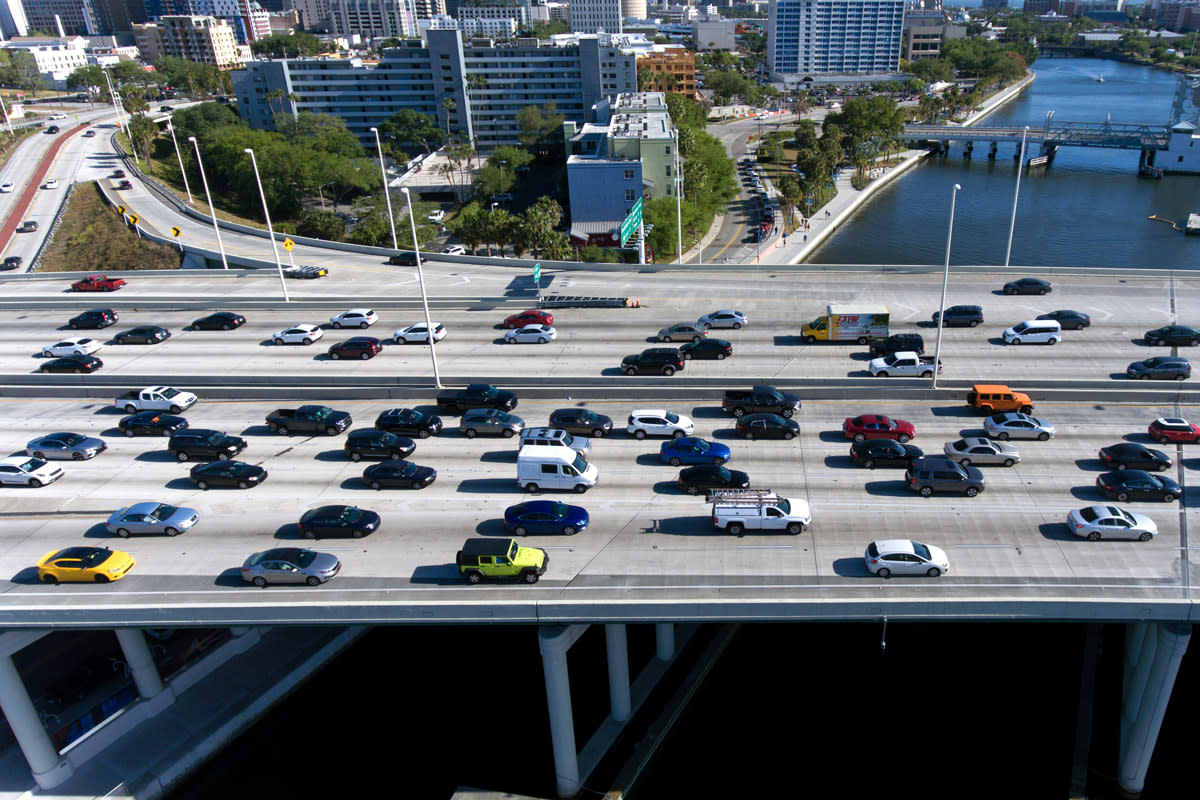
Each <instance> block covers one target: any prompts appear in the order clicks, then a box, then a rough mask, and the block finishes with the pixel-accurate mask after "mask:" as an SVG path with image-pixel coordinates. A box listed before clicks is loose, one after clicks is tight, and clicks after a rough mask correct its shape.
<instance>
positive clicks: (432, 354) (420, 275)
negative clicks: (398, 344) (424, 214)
mask: <svg viewBox="0 0 1200 800" xmlns="http://www.w3.org/2000/svg"><path fill="white" fill-rule="evenodd" d="M400 191H401V192H403V193H404V200H405V202H407V203H408V222H409V224H410V225H412V237H413V253H415V254H416V257H417V283H419V284H420V286H421V305H422V306H424V307H425V332H426V334H427V339H428V341H429V358H430V359H431V360H432V361H433V383H434V385H435V386H436V387H437V388H438V389H440V388H442V377H441V375H439V374H438V365H437V352H436V351H435V350H434V347H433V321H432V320H430V319H429V297H428V295H426V294H425V272H424V270H422V269H421V246H420V245H419V244H417V220H416V217H414V216H413V209H412V194H411V193H410V192H409V191H408V187H407V186H401V187H400Z"/></svg>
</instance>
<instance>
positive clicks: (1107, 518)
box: [1067, 506, 1158, 542]
mask: <svg viewBox="0 0 1200 800" xmlns="http://www.w3.org/2000/svg"><path fill="white" fill-rule="evenodd" d="M1067 528H1068V529H1069V530H1070V531H1071V533H1073V534H1075V535H1076V536H1081V537H1083V538H1085V539H1090V540H1091V541H1093V542H1098V541H1100V540H1101V539H1137V540H1138V541H1140V542H1148V541H1150V540H1151V539H1153V538H1154V537H1155V536H1156V535H1157V534H1158V525H1157V524H1155V522H1154V520H1152V519H1150V518H1149V517H1147V516H1146V515H1145V514H1139V513H1137V512H1136V511H1126V510H1125V509H1123V508H1117V507H1116V506H1088V507H1087V508H1077V509H1075V510H1074V511H1072V512H1071V513H1070V514H1068V515H1067Z"/></svg>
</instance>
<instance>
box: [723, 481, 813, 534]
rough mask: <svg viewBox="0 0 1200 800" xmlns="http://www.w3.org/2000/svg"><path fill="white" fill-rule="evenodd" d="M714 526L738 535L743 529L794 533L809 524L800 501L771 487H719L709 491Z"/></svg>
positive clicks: (810, 516)
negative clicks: (782, 495) (789, 498)
mask: <svg viewBox="0 0 1200 800" xmlns="http://www.w3.org/2000/svg"><path fill="white" fill-rule="evenodd" d="M709 499H710V501H711V502H712V508H713V510H712V521H713V525H715V526H717V527H718V528H721V529H722V530H726V531H729V532H730V533H732V534H733V535H734V536H741V535H742V534H743V533H745V532H746V531H787V532H788V533H790V534H792V535H795V534H798V533H801V532H802V531H803V530H804V529H805V528H807V527H808V526H809V525H811V524H812V512H811V511H810V510H809V507H808V503H806V502H804V501H803V500H788V499H787V498H786V497H780V496H779V495H777V494H775V493H774V492H772V491H771V490H770V489H718V490H714V491H712V492H710V493H709Z"/></svg>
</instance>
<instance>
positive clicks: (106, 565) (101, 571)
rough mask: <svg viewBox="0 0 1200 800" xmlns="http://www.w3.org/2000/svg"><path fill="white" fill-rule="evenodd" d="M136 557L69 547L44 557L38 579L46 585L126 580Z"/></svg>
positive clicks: (39, 564)
mask: <svg viewBox="0 0 1200 800" xmlns="http://www.w3.org/2000/svg"><path fill="white" fill-rule="evenodd" d="M133 565H134V560H133V556H131V555H129V553H122V552H121V551H120V550H109V549H108V548H107V547H68V548H66V549H65V550H55V551H53V552H51V553H46V555H44V556H42V560H41V561H39V562H38V565H37V569H38V579H39V580H41V581H43V582H44V583H58V582H59V581H89V582H92V583H108V582H109V581H118V580H120V579H121V578H124V577H125V573H127V572H129V570H131V569H133Z"/></svg>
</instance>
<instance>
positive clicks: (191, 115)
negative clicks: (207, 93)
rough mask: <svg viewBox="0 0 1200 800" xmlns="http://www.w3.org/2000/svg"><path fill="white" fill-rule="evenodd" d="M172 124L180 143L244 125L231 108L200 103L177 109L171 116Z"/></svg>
mask: <svg viewBox="0 0 1200 800" xmlns="http://www.w3.org/2000/svg"><path fill="white" fill-rule="evenodd" d="M171 124H172V125H174V126H175V133H176V135H177V136H178V137H179V139H180V141H186V140H187V137H189V136H195V137H196V138H197V139H200V138H201V137H202V136H204V135H205V134H207V133H209V132H210V131H213V130H216V129H218V128H225V127H230V126H233V127H237V126H240V125H242V124H243V122H242V118H241V117H239V116H238V115H237V112H236V111H234V110H233V109H231V108H230V107H229V106H226V105H222V104H221V103H199V104H197V105H194V106H189V107H188V108H180V109H176V110H175V112H174V113H173V114H171Z"/></svg>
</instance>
